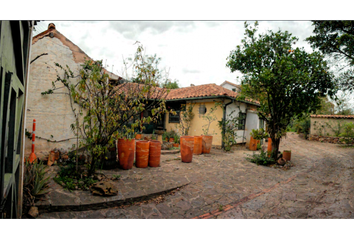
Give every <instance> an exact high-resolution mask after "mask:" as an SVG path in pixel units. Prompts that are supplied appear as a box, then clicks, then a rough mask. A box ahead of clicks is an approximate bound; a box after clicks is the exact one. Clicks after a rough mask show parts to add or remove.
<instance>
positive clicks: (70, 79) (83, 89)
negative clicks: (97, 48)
mask: <svg viewBox="0 0 354 240" xmlns="http://www.w3.org/2000/svg"><path fill="white" fill-rule="evenodd" d="M145 59H146V58H145V57H144V54H143V47H142V46H141V45H139V46H138V48H137V52H136V55H135V58H134V61H133V68H134V69H135V74H134V75H133V76H132V78H134V79H141V80H140V81H139V82H140V84H138V83H131V82H123V83H121V84H118V85H117V84H116V83H113V82H112V83H111V82H110V81H109V79H108V74H107V73H106V70H105V69H104V68H103V66H102V61H92V60H88V61H85V63H84V64H83V65H82V68H81V69H80V72H79V75H78V78H77V77H76V76H74V73H73V72H72V71H71V70H70V68H69V67H68V66H66V67H62V66H61V65H60V64H58V63H57V64H56V65H57V66H58V67H59V68H60V69H61V70H62V74H59V72H58V78H57V80H56V81H55V82H53V88H52V89H49V90H48V91H46V92H43V93H42V94H51V93H54V92H55V90H56V89H59V88H61V86H62V85H64V87H65V88H66V89H67V90H68V95H69V96H70V100H71V101H72V103H77V105H74V104H72V110H73V112H74V114H75V117H76V119H77V120H76V122H75V123H73V124H72V125H71V126H72V130H73V132H74V133H75V134H76V135H77V136H78V137H79V138H80V146H81V147H85V148H86V149H87V150H88V151H89V153H90V156H91V162H90V164H89V168H88V174H89V175H92V174H93V173H94V172H95V169H96V167H97V166H98V164H99V163H102V161H104V160H105V155H106V153H107V151H108V148H109V147H110V146H114V142H115V140H116V139H118V138H120V137H133V135H134V132H135V131H134V129H137V128H139V129H143V124H145V123H150V122H151V121H156V120H157V119H158V118H159V117H161V115H162V114H164V113H165V112H166V107H165V100H164V99H165V97H166V95H167V90H165V89H160V88H159V89H157V88H158V86H159V84H160V82H159V77H158V72H159V70H158V69H155V68H153V67H152V65H151V62H152V61H153V59H150V60H148V61H147V62H146V61H145ZM153 73H154V74H153ZM60 83H61V84H60ZM58 85H59V86H58ZM144 110H147V111H151V113H152V116H149V117H143V118H141V117H140V116H141V113H142V112H143V111H144ZM78 130H79V131H78Z"/></svg>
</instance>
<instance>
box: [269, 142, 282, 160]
mask: <svg viewBox="0 0 354 240" xmlns="http://www.w3.org/2000/svg"><path fill="white" fill-rule="evenodd" d="M271 139H272V158H273V159H274V160H275V161H276V160H277V159H278V151H279V144H280V138H279V139H275V137H271Z"/></svg>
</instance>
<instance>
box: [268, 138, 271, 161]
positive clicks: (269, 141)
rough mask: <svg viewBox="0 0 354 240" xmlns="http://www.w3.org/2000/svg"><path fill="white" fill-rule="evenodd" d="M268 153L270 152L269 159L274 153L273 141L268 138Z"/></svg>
mask: <svg viewBox="0 0 354 240" xmlns="http://www.w3.org/2000/svg"><path fill="white" fill-rule="evenodd" d="M267 152H268V157H269V156H270V154H271V153H272V139H271V138H268V149H267Z"/></svg>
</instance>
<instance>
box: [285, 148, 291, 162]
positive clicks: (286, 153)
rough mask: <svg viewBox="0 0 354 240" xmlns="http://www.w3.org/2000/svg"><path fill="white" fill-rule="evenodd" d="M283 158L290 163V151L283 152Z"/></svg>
mask: <svg viewBox="0 0 354 240" xmlns="http://www.w3.org/2000/svg"><path fill="white" fill-rule="evenodd" d="M283 158H284V159H285V160H286V161H290V160H291V150H284V151H283Z"/></svg>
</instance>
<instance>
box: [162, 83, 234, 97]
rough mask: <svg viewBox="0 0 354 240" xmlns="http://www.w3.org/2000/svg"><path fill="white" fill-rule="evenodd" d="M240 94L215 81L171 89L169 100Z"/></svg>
mask: <svg viewBox="0 0 354 240" xmlns="http://www.w3.org/2000/svg"><path fill="white" fill-rule="evenodd" d="M237 95H238V94H237V93H236V92H233V91H231V90H229V89H226V88H224V87H221V86H218V85H216V84H215V83H213V84H205V85H199V86H192V87H185V88H177V89H171V91H170V93H169V94H168V96H167V100H173V99H187V98H195V97H211V96H227V97H232V98H235V97H236V96H237Z"/></svg>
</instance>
